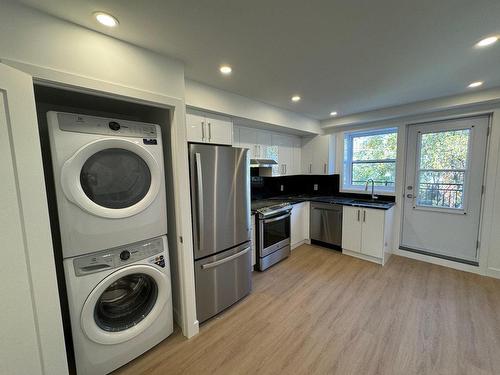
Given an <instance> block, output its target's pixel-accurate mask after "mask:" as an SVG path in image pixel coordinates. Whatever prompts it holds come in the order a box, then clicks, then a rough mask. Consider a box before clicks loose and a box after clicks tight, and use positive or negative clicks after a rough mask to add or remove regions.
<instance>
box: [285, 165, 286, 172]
mask: <svg viewBox="0 0 500 375" xmlns="http://www.w3.org/2000/svg"><path fill="white" fill-rule="evenodd" d="M285 174H286V164H285Z"/></svg>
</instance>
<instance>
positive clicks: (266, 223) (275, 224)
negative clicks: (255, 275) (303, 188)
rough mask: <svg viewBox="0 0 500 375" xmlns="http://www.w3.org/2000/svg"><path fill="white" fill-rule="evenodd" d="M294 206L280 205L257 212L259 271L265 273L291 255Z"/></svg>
mask: <svg viewBox="0 0 500 375" xmlns="http://www.w3.org/2000/svg"><path fill="white" fill-rule="evenodd" d="M291 210H292V206H291V205H289V204H279V205H276V206H271V207H267V208H264V209H261V210H258V211H257V216H256V218H257V225H256V227H257V228H256V229H257V236H256V239H257V241H256V242H257V243H256V247H257V269H258V270H259V271H264V270H266V269H267V268H269V267H271V266H272V265H274V264H276V263H278V262H279V261H281V260H282V259H284V258H286V257H288V256H289V255H290V216H291V213H290V212H291Z"/></svg>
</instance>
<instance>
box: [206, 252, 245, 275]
mask: <svg viewBox="0 0 500 375" xmlns="http://www.w3.org/2000/svg"><path fill="white" fill-rule="evenodd" d="M249 251H250V248H249V247H247V248H245V249H243V250H241V251H240V252H238V253H236V254H233V255H230V256H228V257H227V258H224V259H221V260H216V261H215V262H212V263H207V264H204V265H202V266H201V269H202V270H206V269H207V268H214V267H217V266H220V265H221V264H224V263H227V262H230V261H231V260H233V259H236V258H239V257H240V256H242V255H245V254H246V253H248V252H249Z"/></svg>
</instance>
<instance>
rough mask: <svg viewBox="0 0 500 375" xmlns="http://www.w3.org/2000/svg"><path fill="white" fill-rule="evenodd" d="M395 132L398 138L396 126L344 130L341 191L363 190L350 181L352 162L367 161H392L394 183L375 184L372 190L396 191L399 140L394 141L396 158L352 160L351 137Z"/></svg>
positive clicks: (361, 186)
mask: <svg viewBox="0 0 500 375" xmlns="http://www.w3.org/2000/svg"><path fill="white" fill-rule="evenodd" d="M391 133H396V137H397V138H399V128H398V127H388V128H378V129H372V130H360V131H350V132H345V133H344V137H343V149H342V153H343V158H342V159H343V160H342V191H355V192H359V191H364V184H363V185H353V184H352V183H351V182H352V169H353V165H354V164H369V163H373V164H375V163H394V184H393V185H392V186H375V189H374V191H375V192H377V193H385V194H391V195H393V194H395V193H396V181H397V167H398V164H397V163H398V160H397V157H398V155H397V153H398V150H397V148H398V146H399V140H398V139H397V141H396V142H397V143H396V158H395V159H368V160H363V161H353V160H352V155H353V139H354V138H359V137H367V136H374V135H382V134H391Z"/></svg>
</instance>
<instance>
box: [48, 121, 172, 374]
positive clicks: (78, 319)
mask: <svg viewBox="0 0 500 375" xmlns="http://www.w3.org/2000/svg"><path fill="white" fill-rule="evenodd" d="M47 118H48V126H49V137H50V143H51V154H52V164H53V170H54V179H55V188H56V189H55V190H56V197H57V210H58V215H59V226H60V232H61V242H62V252H63V258H64V261H63V263H64V273H65V279H66V288H67V294H68V304H69V310H70V311H69V313H70V319H71V330H72V337H73V344H74V351H75V361H76V368H77V374H78V375H82V374H92V375H98V374H107V373H109V372H111V371H113V370H114V369H116V368H118V367H120V366H122V365H124V364H125V363H127V362H129V361H130V360H132V359H134V358H135V357H137V356H139V355H140V354H142V353H144V352H145V351H147V350H148V349H150V348H151V347H153V346H154V345H156V344H158V343H159V342H160V341H162V340H163V339H165V338H166V337H167V336H169V335H170V334H171V333H172V331H173V317H172V298H171V295H172V294H171V281H170V269H169V267H170V264H169V255H168V247H167V237H166V233H167V211H166V193H165V178H164V168H163V160H164V159H163V151H162V139H161V131H160V127H159V126H158V125H154V124H148V123H140V122H132V121H124V120H117V119H109V118H101V117H94V116H87V115H79V114H73V113H63V112H48V113H47Z"/></svg>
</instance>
